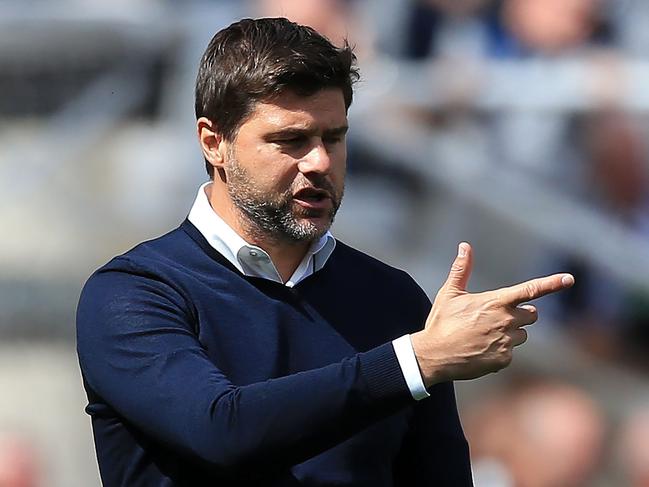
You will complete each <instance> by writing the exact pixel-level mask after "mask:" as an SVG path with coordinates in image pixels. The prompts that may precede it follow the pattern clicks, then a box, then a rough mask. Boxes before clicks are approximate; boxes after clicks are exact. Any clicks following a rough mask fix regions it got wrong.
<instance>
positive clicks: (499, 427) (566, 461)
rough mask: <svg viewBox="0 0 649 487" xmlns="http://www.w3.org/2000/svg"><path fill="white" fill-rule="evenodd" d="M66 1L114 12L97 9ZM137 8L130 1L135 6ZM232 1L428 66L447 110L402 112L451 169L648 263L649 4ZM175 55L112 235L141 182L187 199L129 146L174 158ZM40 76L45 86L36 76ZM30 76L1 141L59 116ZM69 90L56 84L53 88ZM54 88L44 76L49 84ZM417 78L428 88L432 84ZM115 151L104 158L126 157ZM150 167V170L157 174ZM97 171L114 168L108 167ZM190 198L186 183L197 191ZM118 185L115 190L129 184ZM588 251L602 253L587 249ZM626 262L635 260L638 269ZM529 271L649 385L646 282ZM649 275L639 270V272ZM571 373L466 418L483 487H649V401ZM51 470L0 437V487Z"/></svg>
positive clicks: (469, 411) (499, 398) (29, 481)
mask: <svg viewBox="0 0 649 487" xmlns="http://www.w3.org/2000/svg"><path fill="white" fill-rule="evenodd" d="M214 2H215V3H218V2H216V0H214ZM68 3H69V4H70V5H71V6H73V5H79V4H82V5H84V6H85V7H86V8H94V7H95V6H96V7H97V8H100V7H99V3H101V2H91V1H84V2H82V1H81V0H70V1H69V2H68ZM118 3H120V2H118ZM126 3H127V2H122V3H120V4H123V5H122V6H123V7H124V8H126V7H125V5H126ZM128 3H129V4H138V5H139V6H140V7H141V8H146V7H147V6H154V5H155V6H157V7H159V6H161V5H165V6H170V5H172V6H174V8H177V9H179V10H177V11H182V8H183V7H184V6H188V5H190V4H192V3H198V2H190V1H189V0H185V1H180V0H176V1H172V0H167V1H163V0H158V1H154V0H140V1H139V2H128ZM204 3H209V2H204ZM222 3H223V5H225V4H226V3H227V4H228V5H229V6H230V7H232V6H234V7H232V8H233V11H236V12H239V13H240V14H241V15H254V16H276V15H281V16H286V17H289V18H291V19H292V20H295V21H297V22H300V23H304V24H307V25H311V26H312V27H314V28H315V29H317V30H318V31H320V32H322V33H324V34H325V35H327V36H328V37H329V38H330V39H332V41H333V42H335V43H339V44H340V43H342V42H344V41H345V39H347V40H348V41H349V42H350V43H351V44H353V45H354V46H356V52H357V54H358V56H359V58H360V64H361V68H362V69H363V67H364V66H371V65H372V63H374V62H379V60H384V59H386V58H387V59H390V60H391V62H394V63H404V64H407V65H421V66H430V69H431V70H434V71H435V72H436V73H438V76H441V78H442V79H445V80H447V82H446V84H445V85H444V86H440V87H439V92H443V93H444V95H445V96H444V97H442V98H441V99H440V97H435V96H433V97H432V99H434V101H431V100H427V101H428V102H430V103H424V104H422V105H421V106H416V107H412V106H410V107H405V106H404V107H401V111H402V113H403V114H405V115H406V116H408V117H411V120H412V123H416V124H419V125H422V124H423V125H425V126H426V127H427V128H428V129H430V131H431V134H432V135H431V137H434V136H435V134H440V133H451V132H452V133H454V134H456V137H455V139H453V140H455V142H454V143H455V144H456V146H457V150H455V151H454V152H451V153H452V154H457V155H458V157H457V161H453V163H456V164H463V163H465V162H466V161H467V160H470V159H471V158H472V157H474V156H475V155H476V154H477V155H478V156H479V157H480V158H482V159H484V160H485V161H486V164H488V165H489V167H491V168H493V169H498V170H504V171H508V172H511V173H512V174H521V175H523V176H524V177H525V178H526V180H527V181H531V182H533V183H534V184H536V183H538V184H540V185H543V186H542V187H547V188H548V191H549V192H550V193H549V194H550V195H552V194H555V193H556V194H561V195H562V196H566V195H567V197H568V198H569V199H570V200H571V201H573V202H574V204H575V205H578V206H585V207H587V208H590V209H592V210H594V211H595V212H596V213H597V215H599V217H601V218H602V219H604V220H605V221H607V222H611V221H612V222H614V223H615V225H617V227H620V228H622V229H623V230H624V232H625V235H628V236H630V238H634V239H637V240H639V241H640V242H645V243H646V244H647V248H648V249H649V146H648V144H647V140H649V139H648V137H647V136H649V117H648V115H649V103H648V102H647V99H646V98H644V97H643V90H645V89H647V90H649V88H646V86H649V85H646V86H643V85H642V83H641V82H642V81H644V80H645V78H644V77H643V76H645V75H643V73H645V71H643V70H642V69H640V68H642V67H643V66H644V67H645V68H646V66H645V65H644V64H643V63H649V29H647V28H646V25H649V24H647V22H649V2H644V1H643V0H635V1H632V0H383V1H380V2H376V5H374V2H373V1H371V0H365V1H364V0H259V1H249V2H241V5H243V7H242V6H241V5H238V2H226V1H225V0H224V1H223V2H222ZM235 5H236V6H235ZM69 8H71V7H69ZM113 8H114V7H113ZM1 9H2V6H0V10H1ZM216 27H218V26H215V28H216ZM103 34H106V39H111V36H113V35H114V34H112V33H111V32H107V33H104V32H98V33H97V35H98V36H100V35H103ZM98 44H101V42H98ZM86 47H87V48H88V49H91V48H92V46H86ZM112 48H113V49H114V50H115V52H116V53H117V54H119V56H117V55H116V56H115V57H121V56H122V54H120V53H128V52H130V53H131V54H132V52H133V48H131V47H129V46H128V45H127V44H126V43H124V45H121V43H120V41H119V38H117V39H116V40H115V46H112ZM5 49H8V48H5ZM0 51H3V49H0ZM109 51H110V49H109ZM179 51H181V50H179V49H175V48H174V46H173V43H172V44H171V45H170V47H168V48H165V50H164V52H165V53H167V54H169V53H172V55H170V57H169V58H165V57H164V56H163V57H161V58H159V59H158V58H156V59H155V62H152V63H150V66H148V67H146V73H145V77H146V79H147V80H148V81H149V84H148V85H147V86H149V90H148V91H147V95H146V100H145V101H144V102H142V103H140V104H139V105H138V106H136V109H135V110H132V111H131V112H130V116H132V117H134V118H137V119H142V118H145V119H148V120H149V121H148V122H147V124H148V125H145V126H144V127H140V128H139V129H137V130H139V132H134V133H135V134H136V135H132V136H131V139H130V140H131V142H130V144H129V143H125V142H124V139H122V145H121V146H120V147H121V149H120V150H122V151H125V150H127V149H132V150H133V151H135V154H136V156H135V158H137V159H138V160H141V161H143V165H142V166H141V168H140V169H138V168H134V167H132V166H131V165H122V166H120V165H119V164H116V165H115V168H116V169H115V170H114V174H113V177H114V178H116V180H118V181H119V180H122V181H128V182H127V183H125V184H124V185H122V186H121V187H122V188H123V189H122V191H123V192H122V193H121V194H122V195H123V198H120V202H119V203H116V205H117V206H119V205H122V206H123V208H122V209H121V210H120V209H119V208H117V209H115V212H116V214H117V215H118V217H117V218H116V220H119V215H123V214H124V213H126V212H133V211H134V210H133V208H134V206H137V205H138V203H137V201H140V200H139V199H137V198H135V199H134V198H131V197H129V193H128V192H127V191H128V188H131V189H132V192H133V194H136V195H137V197H138V198H139V197H141V196H142V194H141V192H142V191H143V189H142V184H141V182H142V181H145V180H147V178H152V179H153V180H154V181H155V182H157V183H159V184H167V185H171V184H177V183H178V180H179V179H180V176H177V175H176V174H174V173H173V172H172V171H171V174H170V175H167V176H164V174H162V175H161V173H162V172H163V171H165V168H164V167H163V168H162V169H161V170H160V172H156V171H152V170H150V169H151V168H159V167H160V166H159V164H158V161H157V160H156V159H155V158H154V157H151V153H150V152H149V151H148V147H147V148H143V147H142V144H141V143H138V144H135V143H134V142H132V140H135V139H137V140H141V138H142V137H146V138H147V140H148V141H151V140H153V142H152V144H151V145H155V144H157V145H158V146H161V147H162V149H161V150H162V151H165V150H170V149H169V145H165V143H166V144H168V141H167V142H163V141H164V140H166V138H167V137H168V136H169V135H170V133H171V132H173V131H170V130H168V129H165V130H164V131H158V132H157V135H155V137H154V138H153V139H151V138H148V135H147V134H149V132H146V130H149V125H151V124H154V123H155V118H156V117H158V116H161V115H160V114H162V113H164V110H165V106H163V105H161V104H160V103H159V102H156V96H157V95H159V93H160V92H161V91H162V90H163V89H164V84H165V83H164V78H163V77H164V76H165V74H168V73H169V72H170V70H171V67H170V66H171V65H172V64H173V62H178V57H177V56H178V52H179ZM143 52H147V51H146V49H143ZM0 54H1V53H0ZM107 56H108V58H107V59H109V60H110V59H113V58H111V57H110V56H109V55H107ZM3 59H4V62H6V63H9V64H11V63H12V62H13V61H11V60H9V61H7V59H9V57H7V56H6V54H5V56H4V57H3ZM105 62H106V61H105V60H103V61H102V59H99V60H98V61H97V63H96V64H93V65H91V64H89V65H88V68H87V70H86V71H85V72H84V76H87V77H90V76H94V74H95V73H97V72H99V71H101V67H102V66H105ZM102 63H104V64H102ZM566 63H568V64H566ZM570 63H573V64H570ZM12 65H15V64H12ZM573 65H577V66H578V67H580V69H582V71H581V72H583V73H586V74H587V76H586V77H585V78H583V80H582V81H583V82H582V83H577V90H571V89H568V88H566V89H565V90H564V91H562V90H560V89H559V90H558V92H559V95H558V96H557V97H556V98H553V99H552V100H551V101H547V100H546V101H544V100H545V99H544V97H543V93H544V92H545V91H544V90H546V91H547V90H550V91H551V90H553V89H557V88H558V87H559V88H560V87H562V86H564V85H565V86H567V85H569V84H570V80H571V79H573V78H571V76H572V75H571V74H570V73H571V72H572V71H570V72H569V73H568V74H566V77H567V78H570V79H568V80H566V79H564V78H563V77H562V76H560V75H561V74H562V73H564V74H565V73H566V71H565V70H563V71H562V66H564V67H565V66H573ZM53 66H54V67H53ZM56 66H57V63H56V62H55V61H52V62H51V65H50V66H48V68H47V72H48V73H51V72H52V70H54V71H56ZM61 66H64V64H61ZM491 66H501V67H505V68H507V69H511V73H512V76H513V78H512V79H513V80H514V81H513V82H511V83H510V84H509V85H508V90H509V91H507V92H505V93H504V94H503V93H501V92H498V91H497V90H496V92H495V93H492V92H490V91H488V89H487V88H485V87H484V86H483V81H484V84H487V81H486V75H485V73H487V72H488V70H489V67H491ZM517 66H527V67H530V66H531V67H532V68H531V69H532V71H534V69H536V68H535V67H538V69H544V67H547V66H550V67H552V66H554V67H556V68H557V69H554V70H550V71H548V72H550V73H556V74H557V76H556V77H554V78H544V79H542V82H541V83H537V84H526V83H524V81H525V80H527V79H528V78H526V77H525V76H524V74H521V73H519V72H518V71H517V70H516V67H517ZM638 66H640V68H638ZM139 68H140V69H145V68H144V67H142V66H139ZM568 71H569V70H568ZM34 72H37V73H38V69H36V71H34ZM431 72H432V71H431ZM507 72H510V71H507ZM541 72H543V71H541ZM439 73H441V75H439ZM21 75H22V76H24V75H25V72H22V73H21V72H20V71H15V72H8V71H5V74H2V73H0V86H3V87H5V88H7V87H8V88H7V89H14V90H16V95H15V96H14V97H6V98H5V99H4V100H3V101H1V102H0V117H1V120H0V124H1V125H2V126H5V127H7V126H9V125H10V123H11V122H12V120H14V118H16V119H19V118H21V117H33V116H39V115H49V114H51V113H52V112H56V109H57V106H56V104H54V103H53V102H52V105H51V106H46V107H44V106H30V105H29V104H28V103H25V102H24V100H26V99H30V97H31V95H30V93H29V92H28V91H24V89H25V87H24V85H23V82H22V81H21ZM65 76H66V75H65V73H64V72H61V73H59V78H58V79H59V82H57V84H56V86H60V85H61V83H60V79H64V78H65ZM192 76H193V75H192ZM80 79H81V78H79V77H77V78H74V77H73V78H71V79H70V83H69V84H68V85H66V86H68V88H69V90H68V92H64V93H59V98H60V99H68V98H69V97H73V95H74V92H75V90H76V89H77V88H78V85H79V83H80V81H79V80H80ZM435 79H439V77H437V78H435ZM533 79H538V78H534V77H533ZM151 80H153V81H151ZM647 80H649V78H647ZM46 81H47V80H43V79H42V78H41V77H39V82H40V83H41V84H40V85H38V86H41V87H42V86H43V85H42V83H44V82H46ZM417 81H418V82H419V83H421V84H426V83H428V82H429V80H428V79H426V78H422V79H421V80H417ZM448 85H450V86H448ZM12 87H13V88H12ZM501 88H502V87H501ZM21 89H22V90H23V91H22V92H21V91H20V90H21ZM424 91H429V92H435V91H436V86H427V87H426V90H424ZM539 94H540V95H539ZM648 95H649V92H648ZM39 99H40V98H39ZM12 100H13V101H12ZM21 100H23V101H21ZM494 100H495V101H494ZM167 108H168V107H167ZM152 120H153V121H152ZM142 131H145V132H142ZM350 144H351V147H350V172H351V175H352V176H353V175H357V176H359V175H360V176H362V175H363V174H366V175H367V174H379V175H381V177H383V178H384V179H385V180H386V181H387V184H393V185H397V186H399V187H401V188H405V194H410V195H412V194H417V195H419V194H422V193H425V191H426V186H425V183H422V180H421V177H420V176H419V174H418V173H417V171H416V170H415V171H413V170H412V169H409V170H404V168H403V167H401V166H400V163H399V162H400V161H395V160H394V158H382V157H381V151H380V150H379V151H376V150H374V151H372V150H371V149H368V148H365V147H363V146H362V145H361V144H357V143H355V141H354V139H353V133H352V137H351V140H350ZM135 145H137V147H135ZM476 148H477V149H476ZM102 149H104V148H103V147H102ZM105 149H106V152H107V153H111V150H112V152H113V153H117V152H119V150H117V149H110V148H108V147H105ZM434 150H435V148H434V147H433V151H434ZM476 151H477V152H476ZM132 153H133V152H129V154H132ZM104 156H105V154H104ZM147 158H149V159H147ZM102 161H103V160H102ZM146 161H150V164H149V165H146V164H145V162H146ZM11 162H12V161H8V160H3V159H0V170H5V171H6V170H7V167H9V165H10V163H11ZM131 162H132V161H131ZM100 167H101V169H102V171H104V169H105V168H104V166H103V165H102V166H100ZM169 167H173V166H171V165H170V166H169ZM197 167H198V164H197ZM167 169H169V168H167ZM84 170H87V169H84ZM93 174H95V173H93ZM101 174H102V176H103V175H104V174H105V173H103V172H102V173H101ZM120 174H121V176H120ZM192 174H193V173H192ZM120 178H121V179H120ZM134 178H136V179H134ZM165 178H166V179H165ZM134 181H135V182H134ZM194 183H195V181H194V180H192V181H191V183H187V184H186V186H185V187H183V194H185V193H186V191H184V190H185V189H186V187H189V186H191V185H193V184H194ZM106 184H114V185H118V186H119V183H116V182H115V180H108V183H106ZM477 184H479V183H477ZM174 188H175V190H176V191H178V192H179V191H180V190H178V187H177V186H174ZM187 194H188V193H187ZM168 195H169V193H167V195H166V196H168ZM176 196H177V195H176ZM151 201H156V200H151ZM166 201H167V202H168V200H166ZM173 201H176V200H173ZM187 202H189V199H188V200H187ZM159 208H160V206H159V204H158V203H155V204H154V203H151V209H150V211H149V210H146V211H145V210H139V211H141V215H142V220H140V221H137V222H134V223H133V226H134V227H137V226H138V225H146V222H150V219H151V218H153V217H152V215H153V214H154V213H156V212H158V211H159ZM120 211H122V213H120ZM180 211H181V212H182V211H183V210H182V209H181V210H180ZM560 217H561V215H557V218H560ZM617 227H616V228H617ZM614 238H615V236H613V235H606V234H602V235H601V240H602V242H608V245H612V246H615V245H616V242H615V241H614V240H611V239H614ZM577 244H582V245H584V246H588V245H590V244H591V242H587V241H586V242H581V243H579V242H577ZM601 248H606V245H602V246H601ZM626 257H627V258H628V259H629V260H631V261H633V260H634V259H635V256H634V255H627V256H626ZM526 266H527V267H525V269H523V271H524V272H527V271H531V270H534V271H537V272H538V273H549V272H553V271H555V270H561V271H569V272H572V273H573V274H574V275H575V276H576V285H575V287H574V288H573V289H571V290H570V291H569V292H566V293H564V294H562V295H560V296H558V297H557V298H556V299H554V301H552V302H551V304H550V305H549V306H548V308H549V311H550V313H549V314H550V315H551V319H550V320H549V321H551V323H552V325H551V326H552V328H553V330H554V332H556V333H557V334H559V336H561V337H565V338H566V339H569V340H570V341H571V343H573V344H574V346H575V347H576V349H578V350H579V351H580V353H582V352H583V353H585V354H587V355H588V356H589V357H592V358H593V359H595V360H597V361H601V363H603V364H606V366H613V367H616V368H618V369H620V370H622V371H628V372H629V373H631V374H637V375H638V376H640V377H643V378H644V380H645V381H644V384H645V386H646V384H647V379H646V378H647V377H649V278H647V285H646V286H644V287H643V286H642V285H639V284H638V283H639V282H641V281H642V279H638V278H637V276H635V277H634V278H633V279H632V278H627V277H626V276H625V275H624V273H622V272H614V271H613V270H612V269H611V267H610V266H609V267H607V266H604V265H601V261H599V262H594V261H593V259H589V258H585V257H584V255H582V254H580V253H578V252H571V251H569V250H567V248H566V247H565V246H564V247H560V246H559V247H557V248H552V247H551V246H548V247H547V248H546V249H545V250H544V252H542V254H541V256H540V257H539V258H538V259H536V262H535V263H533V264H530V263H529V262H528V263H526ZM646 271H647V269H645V268H639V269H638V272H639V273H646ZM514 367H515V365H514ZM568 372H569V371H566V374H565V377H563V376H557V375H548V374H544V372H543V371H542V370H534V371H526V370H525V369H523V368H521V369H520V370H519V371H518V373H516V374H511V375H506V376H505V378H504V379H503V380H502V381H501V382H500V384H499V386H498V387H494V388H493V390H491V391H489V393H488V394H487V396H486V397H485V396H482V397H480V398H479V400H477V401H467V402H463V403H462V408H463V410H464V413H463V414H464V415H463V418H464V425H465V429H466V433H467V436H468V438H469V440H470V443H471V448H472V455H473V462H474V474H475V478H476V485H478V486H485V487H510V486H511V487H582V486H591V485H593V486H598V485H628V486H630V487H649V441H647V440H648V439H649V390H644V391H642V390H641V391H635V392H636V393H637V397H639V398H640V399H639V400H638V399H637V398H636V400H634V401H633V402H630V401H629V402H623V398H619V403H618V400H617V398H608V399H607V400H603V399H602V397H601V393H599V392H597V393H596V392H595V391H593V390H591V389H590V388H589V387H588V386H587V385H585V384H584V383H583V381H582V382H580V381H577V380H573V379H572V377H571V375H570V373H568ZM593 373H595V374H596V373H597V371H593ZM623 373H624V372H623ZM598 394H599V395H598ZM611 404H613V405H611ZM1 413H2V412H1V411H0V414H1ZM71 414H73V413H71ZM74 414H81V411H78V412H74ZM45 463H47V462H45ZM42 464H43V455H42V452H40V451H39V450H38V448H36V447H35V446H34V445H33V444H31V442H30V440H29V438H27V437H24V436H23V435H20V434H15V433H13V432H11V433H10V432H7V433H6V434H5V435H3V436H0V486H1V487H37V486H40V485H48V483H47V481H46V480H43V478H42V477H43V475H42V473H41V471H42V470H43V466H42Z"/></svg>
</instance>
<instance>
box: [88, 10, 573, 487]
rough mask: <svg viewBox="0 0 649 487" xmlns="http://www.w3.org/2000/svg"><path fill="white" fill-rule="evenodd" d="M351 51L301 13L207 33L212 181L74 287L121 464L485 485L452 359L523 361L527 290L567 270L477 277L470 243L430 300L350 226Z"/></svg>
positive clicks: (204, 103)
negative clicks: (345, 221)
mask: <svg viewBox="0 0 649 487" xmlns="http://www.w3.org/2000/svg"><path fill="white" fill-rule="evenodd" d="M353 61H354V56H353V54H352V52H351V50H350V49H349V48H348V47H344V48H342V49H337V48H335V47H334V46H333V45H331V44H330V43H329V41H327V40H326V39H325V38H323V37H322V36H320V35H318V34H317V33H316V32H315V31H313V30H312V29H310V28H307V27H303V26H299V25H296V24H293V23H291V22H289V21H287V20H286V19H262V20H243V21H241V22H238V23H235V24H233V25H231V26H230V27H228V28H226V29H224V30H223V31H221V32H219V33H217V34H216V36H215V37H214V38H213V39H212V41H211V42H210V44H209V46H208V48H207V51H206V52H205V55H204V56H203V59H202V62H201V66H200V70H199V74H198V80H197V85H196V114H197V118H198V121H197V129H198V137H199V141H200V145H201V148H202V152H203V155H204V158H205V161H206V166H207V170H208V173H209V175H210V183H208V184H206V185H204V186H202V187H201V188H200V190H199V192H198V195H197V197H196V201H195V203H194V206H193V207H192V209H191V212H190V214H189V217H188V219H187V220H186V221H185V222H183V223H182V225H181V226H180V227H179V228H177V229H175V230H173V231H172V232H170V233H168V234H167V235H164V236H162V237H160V238H158V239H155V240H152V241H150V242H145V243H143V244H141V245H139V246H137V247H136V248H134V249H133V250H131V251H129V252H127V253H126V254H124V255H122V256H120V257H117V258H115V259H113V260H112V261H111V262H109V263H108V264H107V265H106V266H104V267H102V268H101V269H100V270H99V271H97V272H96V273H95V274H94V275H93V276H92V277H91V278H90V280H89V281H88V283H87V284H86V286H85V288H84V290H83V293H82V296H81V300H80V303H79V309H78V320H77V321H78V351H79V359H80V364H81V368H82V372H83V377H84V383H85V387H86V390H87V393H88V401H89V405H88V408H87V411H88V413H89V414H90V415H91V417H92V424H93V429H94V434H95V444H96V448H97V457H98V461H99V467H100V471H101V476H102V479H103V482H104V484H105V485H107V486H118V485H119V486H122V485H125V486H135V485H146V486H149V485H151V486H158V485H165V486H179V485H183V486H184V485H187V486H202V485H211V486H214V485H219V486H232V487H235V486H236V487H239V486H299V485H302V486H329V485H331V486H333V485H337V486H343V485H347V486H352V485H354V486H372V487H379V486H406V485H408V486H412V485H416V486H426V485H449V486H464V485H471V482H472V481H471V473H470V466H469V455H468V447H467V444H466V440H465V438H464V435H463V433H462V429H461V426H460V422H459V419H458V415H457V410H456V405H455V398H454V393H453V386H452V383H451V382H450V381H451V380H453V379H468V378H474V377H478V376H481V375H484V374H486V373H488V372H492V371H495V370H498V369H500V368H502V367H504V366H506V365H507V364H508V363H509V361H510V360H511V353H512V347H513V346H514V345H518V344H520V343H522V342H524V341H525V338H526V333H525V331H524V330H523V329H522V328H521V326H523V325H526V324H530V323H532V322H534V321H535V320H536V310H535V309H534V308H533V307H531V306H518V305H519V304H520V303H523V302H524V301H528V300H530V299H533V298H535V297H539V296H541V295H543V294H546V293H548V292H552V291H556V290H559V289H561V288H563V287H566V286H568V285H570V284H571V282H572V278H571V276H568V275H556V276H552V277H548V278H543V279H538V280H535V281H530V282H529V283H525V284H521V285H519V286H515V287H513V288H509V289H501V290H499V291H494V292H488V293H482V294H479V295H472V294H469V293H467V292H466V291H465V288H466V283H467V280H468V277H469V272H470V268H471V248H470V246H469V245H468V244H461V245H460V248H459V253H458V257H457V259H456V261H455V263H454V265H453V267H452V269H451V273H450V275H449V279H448V281H447V282H446V283H445V284H444V286H443V287H442V289H441V291H440V293H439V294H438V296H437V298H436V300H435V303H434V305H433V307H432V310H431V307H430V302H429V301H428V299H427V298H426V295H425V294H424V293H423V291H422V290H421V289H420V288H419V287H418V286H417V285H416V284H415V283H414V282H413V280H412V279H411V278H410V277H409V276H407V275H406V274H405V273H403V272H401V271H398V270H395V269H393V268H390V267H389V266H387V265H385V264H383V263H381V262H378V261H377V260H375V259H373V258H371V257H369V256H367V255H364V254H362V253H360V252H358V251H356V250H354V249H352V248H350V247H348V246H347V245H345V244H343V243H341V242H338V241H336V240H335V239H334V238H333V237H332V236H331V234H330V233H329V227H330V225H331V223H332V221H333V218H334V215H335V213H336V210H337V209H338V206H339V205H340V202H341V199H342V196H343V186H344V176H345V155H346V154H345V133H346V131H347V109H348V108H349V106H350V104H351V101H352V84H353V82H354V81H355V80H356V78H357V74H356V70H355V68H354V67H353ZM562 279H563V281H562ZM429 311H430V313H429ZM424 323H425V326H423V325H424ZM422 326H423V330H422ZM417 330H419V331H417Z"/></svg>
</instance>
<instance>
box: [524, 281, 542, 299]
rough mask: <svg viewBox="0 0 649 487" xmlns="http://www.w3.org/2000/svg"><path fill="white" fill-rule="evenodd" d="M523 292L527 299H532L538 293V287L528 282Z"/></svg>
mask: <svg viewBox="0 0 649 487" xmlns="http://www.w3.org/2000/svg"><path fill="white" fill-rule="evenodd" d="M523 292H524V294H525V296H526V297H527V298H528V299H534V298H535V297H536V296H537V295H538V293H539V286H538V285H537V284H536V283H534V282H528V283H527V284H525V289H524V291H523Z"/></svg>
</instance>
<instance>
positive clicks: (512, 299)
mask: <svg viewBox="0 0 649 487" xmlns="http://www.w3.org/2000/svg"><path fill="white" fill-rule="evenodd" d="M574 283H575V278H574V277H573V276H572V275H571V274H554V275H552V276H546V277H539V278H537V279H531V280H529V281H526V282H521V283H520V284H516V285H514V286H511V287H506V288H503V289H501V290H500V295H501V296H502V298H503V300H504V301H505V302H507V303H509V304H512V305H514V306H518V305H519V304H521V303H525V302H526V301H531V300H533V299H537V298H540V297H542V296H545V295H546V294H551V293H556V292H557V291H561V290H563V289H568V288H569V287H571V286H572V285H573V284H574Z"/></svg>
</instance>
